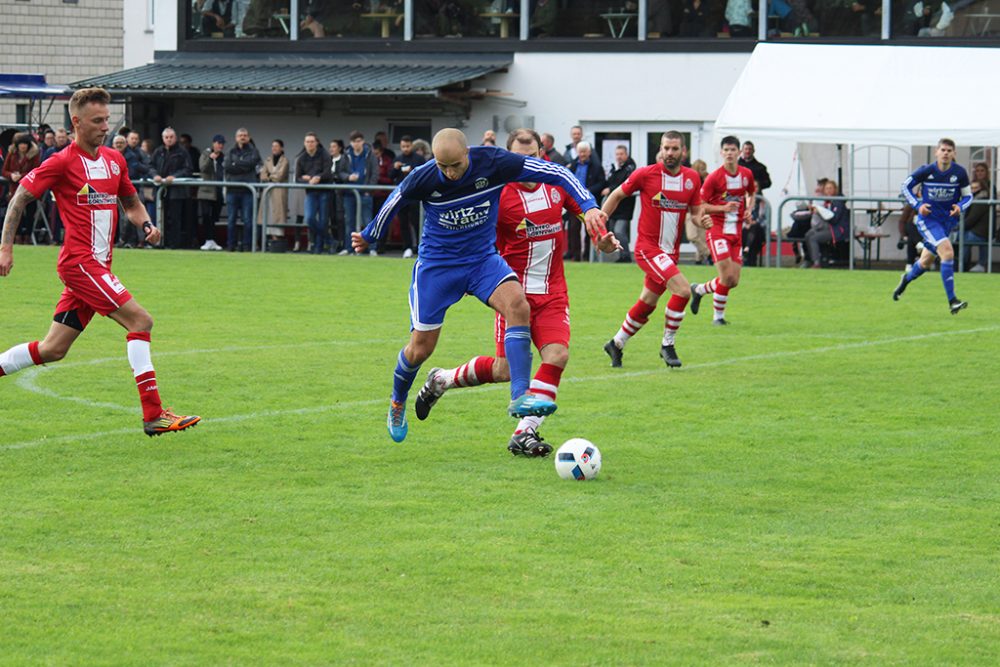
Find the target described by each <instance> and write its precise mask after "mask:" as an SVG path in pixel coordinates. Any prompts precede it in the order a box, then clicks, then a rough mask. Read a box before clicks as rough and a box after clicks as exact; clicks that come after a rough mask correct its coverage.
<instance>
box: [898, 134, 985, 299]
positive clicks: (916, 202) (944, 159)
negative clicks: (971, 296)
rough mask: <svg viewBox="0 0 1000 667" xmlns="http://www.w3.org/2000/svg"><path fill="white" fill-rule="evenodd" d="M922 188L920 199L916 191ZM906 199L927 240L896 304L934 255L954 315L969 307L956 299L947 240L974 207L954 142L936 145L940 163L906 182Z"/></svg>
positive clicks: (903, 281)
mask: <svg viewBox="0 0 1000 667" xmlns="http://www.w3.org/2000/svg"><path fill="white" fill-rule="evenodd" d="M917 186H920V189H921V192H920V199H917V195H915V194H914V190H915V189H916V188H917ZM903 196H904V197H906V201H908V202H909V203H910V206H912V207H913V208H914V209H915V210H916V211H917V229H918V230H920V235H921V236H922V237H923V238H924V250H923V252H922V253H921V254H920V259H918V260H917V261H916V262H914V263H913V266H912V267H911V268H910V270H909V271H908V272H906V273H904V274H903V278H902V279H901V280H900V281H899V285H898V286H897V287H896V289H895V291H893V293H892V299H893V301H898V300H899V297H901V296H902V295H903V292H904V291H906V286H907V285H909V284H910V283H911V282H913V281H914V280H916V279H917V278H919V277H920V276H921V274H923V273H924V272H925V271H927V270H928V269H930V268H931V266H932V265H933V264H934V257H935V255H936V256H937V257H938V258H939V259H940V260H941V282H943V283H944V292H945V294H946V295H947V296H948V307H949V309H950V310H951V314H952V315H954V314H955V313H957V312H958V311H960V310H962V309H963V308H965V307H966V306H968V305H969V304H968V303H967V302H965V301H962V300H961V299H959V298H958V297H956V296H955V250H954V249H953V248H952V246H951V240H950V239H949V238H948V236H949V235H950V234H951V232H952V231H953V230H954V229H955V227H956V226H958V222H959V216H961V215H962V211H964V210H966V209H967V208H969V204H971V203H972V188H971V186H970V184H969V174H968V173H967V172H966V171H965V168H964V167H962V166H961V165H959V164H956V163H955V142H954V141H952V140H951V139H942V140H940V141H939V142H938V145H937V161H936V162H932V163H930V164H925V165H924V166H923V167H920V168H919V169H917V170H916V171H915V172H913V173H912V174H911V175H910V177H909V178H907V179H906V180H905V181H903Z"/></svg>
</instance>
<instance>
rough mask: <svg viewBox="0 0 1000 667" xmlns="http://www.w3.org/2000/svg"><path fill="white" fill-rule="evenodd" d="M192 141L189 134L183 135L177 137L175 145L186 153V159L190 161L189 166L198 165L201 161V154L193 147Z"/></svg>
mask: <svg viewBox="0 0 1000 667" xmlns="http://www.w3.org/2000/svg"><path fill="white" fill-rule="evenodd" d="M192 141H193V140H192V139H191V135H190V134H187V133H184V134H180V135H178V136H177V143H178V144H180V147H181V148H183V149H184V150H186V151H187V154H188V157H189V158H190V159H191V164H198V162H199V161H200V160H201V152H200V151H199V150H198V149H197V148H195V147H194V144H193V143H192Z"/></svg>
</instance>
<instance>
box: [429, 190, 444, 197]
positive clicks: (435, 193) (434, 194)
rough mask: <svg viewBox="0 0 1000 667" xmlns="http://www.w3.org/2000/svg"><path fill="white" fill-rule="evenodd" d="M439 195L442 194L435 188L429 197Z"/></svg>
mask: <svg viewBox="0 0 1000 667" xmlns="http://www.w3.org/2000/svg"><path fill="white" fill-rule="evenodd" d="M440 196H442V195H441V193H440V192H438V191H437V190H435V191H434V192H432V193H431V197H440Z"/></svg>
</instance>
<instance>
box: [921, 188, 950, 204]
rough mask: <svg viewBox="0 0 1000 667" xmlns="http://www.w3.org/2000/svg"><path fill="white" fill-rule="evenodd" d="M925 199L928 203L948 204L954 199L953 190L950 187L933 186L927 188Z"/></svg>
mask: <svg viewBox="0 0 1000 667" xmlns="http://www.w3.org/2000/svg"><path fill="white" fill-rule="evenodd" d="M926 189H927V199H928V200H930V201H947V202H950V201H951V200H953V199H954V198H955V188H954V186H951V185H934V186H928V187H927V188H926Z"/></svg>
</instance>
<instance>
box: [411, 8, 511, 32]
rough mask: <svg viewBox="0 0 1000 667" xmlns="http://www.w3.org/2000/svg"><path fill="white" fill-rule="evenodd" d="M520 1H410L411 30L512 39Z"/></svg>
mask: <svg viewBox="0 0 1000 667" xmlns="http://www.w3.org/2000/svg"><path fill="white" fill-rule="evenodd" d="M520 9H521V3H520V0H414V2H413V22H414V25H413V32H414V36H416V37H419V38H426V37H476V38H484V37H486V38H489V37H496V38H500V39H516V38H517V37H518V26H519V20H520V16H521V15H520V13H519V12H520Z"/></svg>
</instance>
